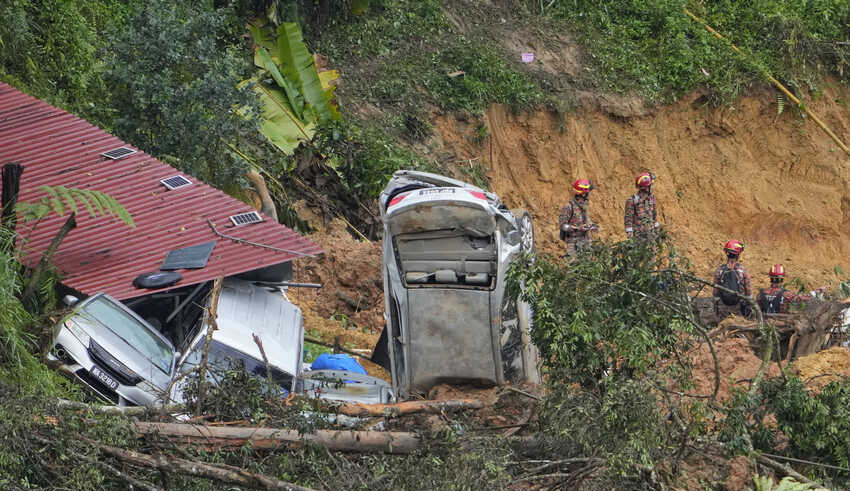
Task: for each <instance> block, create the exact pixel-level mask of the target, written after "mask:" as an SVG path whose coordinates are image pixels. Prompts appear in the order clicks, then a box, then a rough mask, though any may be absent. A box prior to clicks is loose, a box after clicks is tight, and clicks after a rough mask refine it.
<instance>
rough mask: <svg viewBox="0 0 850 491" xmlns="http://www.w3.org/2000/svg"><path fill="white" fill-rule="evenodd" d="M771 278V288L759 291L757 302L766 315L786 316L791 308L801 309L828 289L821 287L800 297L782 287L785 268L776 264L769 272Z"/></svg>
mask: <svg viewBox="0 0 850 491" xmlns="http://www.w3.org/2000/svg"><path fill="white" fill-rule="evenodd" d="M768 276H770V288H762V289H761V290H759V294H758V297H757V298H756V301H757V302H758V304H759V308H760V309H761V311H762V312H764V313H765V314H786V313H788V311H789V309H790V307H791V306H794V307H801V306H802V304H803V302H809V301H811V300H814V299H815V297H816V295H817V294H818V292H822V291H824V290H825V289H826V287H820V288H818V289H817V290H815V291H813V292H811V293H810V294H804V295H798V294H796V293H794V292H792V291H789V290H786V289H785V288H783V287H782V283H783V282H784V281H785V266H783V265H781V264H774V265H773V267H772V268H770V272H768Z"/></svg>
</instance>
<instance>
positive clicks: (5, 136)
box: [0, 83, 322, 300]
mask: <svg viewBox="0 0 850 491" xmlns="http://www.w3.org/2000/svg"><path fill="white" fill-rule="evenodd" d="M121 146H127V147H130V148H134V147H132V146H131V145H128V144H126V143H125V142H123V141H121V140H119V139H118V138H116V137H115V136H112V135H110V134H109V133H107V132H105V131H103V130H102V129H100V128H97V127H95V126H92V125H91V124H89V123H88V122H86V121H85V120H82V119H80V118H78V117H76V116H74V115H72V114H69V113H67V112H65V111H62V110H60V109H57V108H55V107H53V106H50V105H49V104H47V103H44V102H42V101H39V100H37V99H34V98H32V97H30V96H28V95H26V94H23V93H21V92H19V91H17V90H15V89H13V88H12V87H10V86H9V85H6V84H3V83H0V164H4V163H6V162H18V163H20V164H21V165H23V166H24V173H23V175H22V177H21V192H20V197H19V200H20V201H35V200H37V199H39V198H40V197H41V196H42V195H43V194H44V193H42V192H41V191H39V190H38V187H39V186H42V185H48V186H57V185H62V186H65V187H73V188H78V189H93V190H97V191H102V192H104V193H107V194H109V195H111V196H112V197H113V198H115V199H116V200H118V202H119V203H121V204H122V205H123V206H124V207H125V208H126V209H127V211H129V212H130V214H131V215H132V216H133V220H134V221H135V223H136V228H134V229H131V228H129V227H128V226H126V225H125V224H124V223H123V222H121V221H120V220H118V219H115V218H111V217H103V216H97V217H91V216H90V215H89V214H88V212H87V211H85V210H84V209H81V211H80V213H78V214H77V228H75V229H74V230H72V231H71V233H70V234H68V236H67V237H66V238H65V240H64V241H63V242H62V245H61V246H60V247H59V250H58V251H57V253H56V255H55V256H54V260H53V263H54V264H55V265H56V267H57V268H58V269H59V270H60V271H61V272H62V274H63V279H62V282H63V283H64V284H65V285H67V286H69V287H71V288H74V289H76V290H78V291H80V292H83V293H86V294H94V293H98V292H106V293H109V294H110V295H112V296H114V297H116V298H118V299H122V300H123V299H127V298H132V297H137V296H140V295H146V294H148V293H150V292H151V291H152V290H142V289H137V288H135V287H134V286H133V279H134V278H135V277H136V276H138V275H139V274H142V273H146V272H151V271H158V270H159V267H160V266H161V265H162V262H163V260H165V256H166V254H168V252H169V251H171V250H173V249H179V248H182V247H188V246H193V245H198V244H202V243H204V242H209V241H211V240H217V241H218V243H217V244H216V246H215V249H214V250H213V252H212V255H211V256H210V258H209V261H208V263H207V266H206V267H205V268H203V269H193V270H181V273H182V274H183V280H181V281H180V283H178V285H191V284H194V283H199V282H202V281H206V280H210V279H213V278H216V277H218V276H222V275H233V274H237V273H242V272H245V271H250V270H252V269H257V268H261V267H264V266H270V265H273V264H279V263H282V262H285V261H289V260H291V259H296V258H298V257H302V256H303V255H305V254H312V255H315V254H321V253H322V249H321V248H320V247H319V246H318V245H316V244H315V243H313V242H312V241H310V240H309V239H307V238H305V237H302V236H301V235H299V234H298V233H296V232H294V231H292V230H290V229H289V228H287V227H285V226H283V225H280V224H278V223H276V222H274V221H273V220H269V219H265V220H264V221H263V222H262V223H258V224H254V225H246V226H241V227H235V226H234V225H233V224H232V223H231V221H230V220H229V219H228V217H229V216H230V215H235V214H238V213H245V212H249V211H251V210H252V208H251V207H250V206H248V205H246V204H245V203H243V202H241V201H239V200H236V199H234V198H232V197H230V196H228V195H226V194H224V193H223V192H221V191H219V190H217V189H215V188H213V187H211V186H208V185H206V184H204V183H202V182H199V181H198V180H197V179H195V178H194V177H192V176H189V175H187V174H185V173H183V172H179V171H178V170H176V169H175V168H173V167H171V166H169V165H167V164H165V163H163V162H160V161H159V160H157V159H155V158H153V157H151V156H150V155H148V154H146V153H144V152H142V151H140V150H139V151H138V153H135V154H133V155H130V156H129V157H125V158H123V159H120V160H110V159H108V158H105V157H103V156H101V155H100V154H101V153H103V152H106V151H109V150H112V149H115V148H117V147H121ZM136 150H138V149H136ZM178 174H179V175H182V176H185V177H187V178H188V179H189V180H191V181H192V183H193V184H192V185H191V186H188V187H185V188H180V189H177V190H174V191H169V190H168V189H167V188H166V187H165V186H163V185H162V183H160V182H159V181H160V179H164V178H166V177H171V176H174V175H178ZM66 218H67V217H59V216H57V215H56V214H51V215H49V216H48V218H45V219H44V220H42V221H41V222H40V223H38V224H37V226H36V227H35V228H34V229H33V227H32V225H31V224H19V225H18V233H19V236H20V237H21V238H22V239H23V241H24V244H23V247H24V251H25V256H24V263H25V264H27V265H30V266H32V265H34V264H35V263H36V262H37V261H38V260H39V259H40V258H41V256H42V254H43V252H44V251H45V250H46V249H47V247H48V245H49V244H50V241H51V240H52V239H53V237H54V235H55V234H56V232H57V230H59V227H60V226H61V225H62V223H64V222H65V220H66ZM207 220H211V221H212V222H213V223H214V224H215V225H216V227H217V228H218V230H219V232H221V233H223V234H226V235H231V236H234V237H238V238H240V239H244V240H247V241H251V242H256V243H259V244H264V245H267V246H271V247H274V248H277V249H285V250H287V251H291V252H281V251H276V250H272V249H268V248H263V247H256V246H251V245H246V244H243V243H237V242H235V241H232V240H228V239H224V238H221V237H218V236H216V234H215V233H214V232H213V230H212V229H211V228H210V226H209V224H208V222H207Z"/></svg>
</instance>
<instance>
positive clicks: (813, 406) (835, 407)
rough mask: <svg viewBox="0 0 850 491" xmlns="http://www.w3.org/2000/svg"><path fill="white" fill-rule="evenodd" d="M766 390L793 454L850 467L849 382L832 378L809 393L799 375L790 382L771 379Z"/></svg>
mask: <svg viewBox="0 0 850 491" xmlns="http://www.w3.org/2000/svg"><path fill="white" fill-rule="evenodd" d="M763 392H764V397H765V404H766V406H767V408H768V410H770V411H771V412H773V413H774V414H775V415H776V425H777V428H778V429H779V430H780V431H782V433H783V434H785V435H786V436H787V437H788V440H789V443H790V451H791V452H790V453H791V455H792V456H796V457H800V458H811V457H817V458H818V460H819V461H823V462H826V463H831V464H833V465H837V466H840V467H845V468H847V467H850V382H848V381H847V380H842V381H835V382H831V383H829V384H828V385H826V386H825V387H823V389H821V391H820V393H818V394H810V393H809V392H807V391H806V389H805V386H804V385H803V381H802V380H800V379H799V378H797V377H790V378H788V380H787V382H783V381H782V380H781V379H771V380H768V381H766V382H765V384H764V388H763ZM766 450H770V449H766ZM844 478H845V479H846V478H847V474H844Z"/></svg>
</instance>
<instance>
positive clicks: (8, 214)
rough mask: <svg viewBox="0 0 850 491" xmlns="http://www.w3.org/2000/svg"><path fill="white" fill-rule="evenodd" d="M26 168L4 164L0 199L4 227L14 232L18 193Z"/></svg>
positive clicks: (12, 163) (14, 164) (13, 164)
mask: <svg viewBox="0 0 850 491" xmlns="http://www.w3.org/2000/svg"><path fill="white" fill-rule="evenodd" d="M23 173H24V167H23V166H22V165H21V164H18V163H15V162H9V163H6V164H3V195H2V197H0V206H2V218H0V220H2V222H0V223H2V226H3V228H6V229H8V230H11V231H12V232H14V231H15V225H16V224H17V216H16V215H15V204H17V202H18V191H19V189H20V187H21V174H23Z"/></svg>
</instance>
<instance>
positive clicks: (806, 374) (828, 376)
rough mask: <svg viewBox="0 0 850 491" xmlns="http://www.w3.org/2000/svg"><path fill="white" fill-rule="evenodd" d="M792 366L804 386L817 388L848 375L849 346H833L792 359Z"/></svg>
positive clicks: (849, 363)
mask: <svg viewBox="0 0 850 491" xmlns="http://www.w3.org/2000/svg"><path fill="white" fill-rule="evenodd" d="M794 368H795V369H796V371H797V373H798V374H799V375H800V378H802V379H803V382H804V383H805V384H806V388H808V389H813V390H819V389H821V388H822V387H823V386H824V385H826V384H828V383H830V382H832V381H835V380H840V379H842V378H846V377H850V348H844V347H839V346H836V347H833V348H829V349H827V350H824V351H821V352H818V353H815V354H813V355H809V356H805V357H803V358H800V359H798V360H795V361H794Z"/></svg>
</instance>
